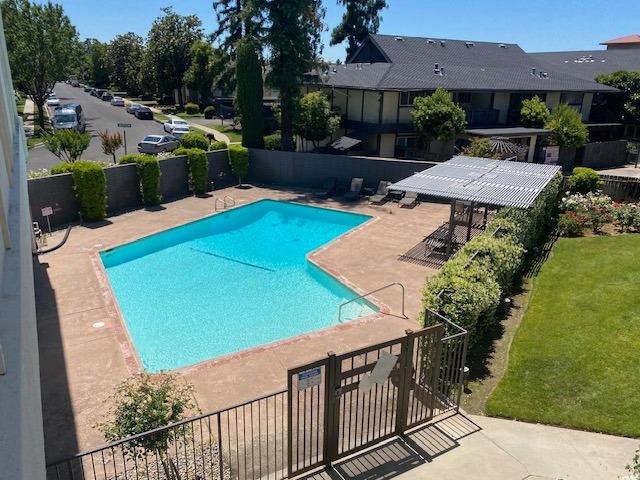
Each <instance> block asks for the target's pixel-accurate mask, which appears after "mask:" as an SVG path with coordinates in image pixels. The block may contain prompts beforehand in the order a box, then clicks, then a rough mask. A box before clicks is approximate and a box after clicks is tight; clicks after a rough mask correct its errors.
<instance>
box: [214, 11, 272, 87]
mask: <svg viewBox="0 0 640 480" xmlns="http://www.w3.org/2000/svg"><path fill="white" fill-rule="evenodd" d="M213 10H214V11H215V14H216V20H217V25H218V26H217V28H216V30H215V31H214V32H213V33H212V34H211V40H213V41H214V42H215V43H216V45H217V46H218V49H219V55H218V56H217V58H216V72H217V82H216V84H217V86H218V88H220V89H221V90H223V91H226V92H233V91H234V90H235V88H236V69H235V68H234V64H235V60H236V51H237V48H238V42H240V40H242V39H243V38H245V37H248V38H252V39H254V40H256V41H258V43H259V44H260V45H261V44H262V40H263V38H264V35H265V33H266V32H265V12H264V0H214V1H213Z"/></svg>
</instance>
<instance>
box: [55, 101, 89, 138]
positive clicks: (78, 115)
mask: <svg viewBox="0 0 640 480" xmlns="http://www.w3.org/2000/svg"><path fill="white" fill-rule="evenodd" d="M63 111H64V113H65V114H68V113H69V112H72V113H73V114H74V116H75V123H74V124H73V125H66V124H67V123H69V122H73V121H72V120H71V119H69V117H65V118H64V119H60V120H59V121H58V123H59V124H61V125H62V124H64V125H62V126H60V127H59V128H58V129H69V128H73V129H75V130H78V131H79V132H84V131H85V130H86V128H87V124H86V122H85V120H84V112H83V110H82V105H80V104H79V103H66V104H64V105H61V106H59V107H56V108H55V110H54V111H53V117H54V118H53V123H54V125H53V127H54V128H56V126H55V123H56V121H55V118H56V116H57V115H58V114H59V113H60V114H62V112H63Z"/></svg>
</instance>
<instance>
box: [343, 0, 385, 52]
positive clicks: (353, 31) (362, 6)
mask: <svg viewBox="0 0 640 480" xmlns="http://www.w3.org/2000/svg"><path fill="white" fill-rule="evenodd" d="M338 3H341V4H342V5H344V6H345V9H346V11H345V13H344V15H343V16H342V20H341V22H340V24H339V25H338V26H337V27H335V28H334V29H333V30H332V32H331V45H338V44H339V43H342V42H343V41H345V40H347V41H348V45H347V58H348V57H349V56H351V55H352V54H353V53H355V51H356V50H357V49H358V47H359V46H360V45H361V44H362V42H363V41H364V40H365V39H366V38H367V36H368V35H369V34H370V33H377V32H378V28H380V20H381V18H380V11H381V10H382V9H384V8H387V1H386V0H338Z"/></svg>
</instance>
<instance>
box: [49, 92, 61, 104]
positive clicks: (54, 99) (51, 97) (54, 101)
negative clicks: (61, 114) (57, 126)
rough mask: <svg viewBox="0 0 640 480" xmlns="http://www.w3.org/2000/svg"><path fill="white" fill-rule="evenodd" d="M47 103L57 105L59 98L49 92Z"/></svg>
mask: <svg viewBox="0 0 640 480" xmlns="http://www.w3.org/2000/svg"><path fill="white" fill-rule="evenodd" d="M47 105H48V106H50V107H57V106H58V105H60V99H59V98H58V97H56V96H55V95H54V94H53V93H50V94H49V97H48V98H47Z"/></svg>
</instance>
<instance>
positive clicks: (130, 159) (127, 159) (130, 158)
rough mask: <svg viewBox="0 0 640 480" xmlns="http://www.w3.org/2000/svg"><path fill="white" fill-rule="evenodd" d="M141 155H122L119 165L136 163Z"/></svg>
mask: <svg viewBox="0 0 640 480" xmlns="http://www.w3.org/2000/svg"><path fill="white" fill-rule="evenodd" d="M139 156H140V155H138V154H137V153H127V154H126V155H122V156H121V157H120V160H118V165H126V164H128V163H136V161H137V160H138V157H139Z"/></svg>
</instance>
